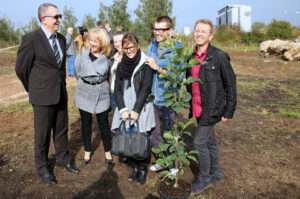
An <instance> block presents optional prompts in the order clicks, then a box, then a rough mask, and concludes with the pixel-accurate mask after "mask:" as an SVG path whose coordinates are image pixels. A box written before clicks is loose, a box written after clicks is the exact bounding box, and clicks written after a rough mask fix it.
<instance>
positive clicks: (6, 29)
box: [0, 17, 20, 47]
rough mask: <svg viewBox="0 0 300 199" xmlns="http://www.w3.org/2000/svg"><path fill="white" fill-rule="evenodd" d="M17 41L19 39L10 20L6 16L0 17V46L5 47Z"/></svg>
mask: <svg viewBox="0 0 300 199" xmlns="http://www.w3.org/2000/svg"><path fill="white" fill-rule="evenodd" d="M18 43H20V40H19V38H18V36H17V35H16V33H15V30H14V25H13V23H12V22H11V20H9V19H8V18H6V17H2V18H0V46H1V47H7V45H11V44H18Z"/></svg>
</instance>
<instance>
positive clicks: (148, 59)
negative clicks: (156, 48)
mask: <svg viewBox="0 0 300 199" xmlns="http://www.w3.org/2000/svg"><path fill="white" fill-rule="evenodd" d="M145 63H146V64H148V65H149V66H150V67H151V68H152V69H153V70H156V69H157V64H156V62H155V59H153V57H146V58H145Z"/></svg>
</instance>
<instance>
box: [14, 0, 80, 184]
mask: <svg viewBox="0 0 300 199" xmlns="http://www.w3.org/2000/svg"><path fill="white" fill-rule="evenodd" d="M38 18H39V20H40V22H41V28H39V29H38V30H36V31H33V32H30V33H28V34H26V35H25V36H24V37H23V38H22V42H21V45H20V47H19V50H18V54H17V61H16V67H15V70H16V73H17V76H18V77H19V79H20V80H21V82H22V83H23V86H24V88H25V90H26V91H27V92H28V94H29V102H30V103H31V104H32V107H33V113H34V130H35V135H34V146H35V165H36V169H37V171H38V173H39V175H40V176H41V178H42V180H43V181H44V182H47V183H50V184H56V183H57V181H56V179H55V176H54V175H53V174H52V173H51V172H50V168H49V162H48V152H49V146H50V138H51V129H52V130H53V144H54V147H55V158H56V161H57V163H58V164H59V165H61V166H64V167H65V168H66V169H67V170H68V171H70V172H73V173H78V172H79V169H78V168H76V167H75V166H74V164H73V163H72V160H71V156H70V154H69V151H68V136H67V133H68V110H67V100H68V97H67V90H66V81H65V79H66V69H65V62H66V39H65V38H64V36H62V35H61V34H59V33H57V31H58V29H59V25H60V21H61V18H62V15H61V14H60V13H59V11H58V8H57V7H56V6H55V5H53V4H49V3H45V4H42V5H40V7H39V10H38Z"/></svg>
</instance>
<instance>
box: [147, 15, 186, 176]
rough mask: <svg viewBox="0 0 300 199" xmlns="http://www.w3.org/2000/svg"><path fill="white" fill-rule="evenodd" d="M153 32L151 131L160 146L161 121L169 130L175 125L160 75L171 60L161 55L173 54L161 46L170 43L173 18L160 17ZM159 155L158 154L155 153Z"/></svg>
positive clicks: (150, 50)
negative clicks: (160, 44)
mask: <svg viewBox="0 0 300 199" xmlns="http://www.w3.org/2000/svg"><path fill="white" fill-rule="evenodd" d="M153 33H154V36H155V41H153V42H152V43H151V44H150V45H149V47H148V49H147V53H146V55H147V56H148V57H146V64H148V65H149V66H150V67H151V68H152V69H153V70H154V71H155V73H154V76H153V82H152V94H153V95H154V101H153V104H154V113H155V123H156V126H155V129H154V130H153V131H152V132H151V139H152V145H153V147H155V148H159V143H161V142H163V141H164V140H163V136H162V133H163V132H162V130H161V128H160V123H161V122H162V127H163V130H165V131H168V130H170V129H171V128H172V127H173V125H174V119H175V114H174V111H173V109H172V107H166V106H165V105H164V102H165V101H166V99H165V97H164V92H165V91H166V90H167V89H168V88H164V84H163V79H161V78H160V77H159V74H161V73H163V74H165V73H166V72H167V70H165V69H163V67H166V66H167V65H168V64H169V63H170V61H169V60H168V59H165V58H164V59H161V58H160V57H161V56H164V57H166V56H172V51H170V50H168V49H166V48H163V47H160V46H159V45H158V44H159V43H160V42H165V43H169V41H168V40H167V38H166V37H165V36H164V34H167V35H168V36H171V37H172V34H173V23H172V19H171V18H170V17H168V16H161V17H158V18H157V19H156V21H155V23H154V28H153ZM180 47H182V44H180V43H177V44H176V45H175V48H180ZM154 155H155V156H156V157H155V158H158V157H157V154H154ZM163 168H165V165H164V164H161V165H158V164H154V165H152V166H151V167H150V170H152V171H158V170H161V169H163ZM171 172H173V173H175V169H171Z"/></svg>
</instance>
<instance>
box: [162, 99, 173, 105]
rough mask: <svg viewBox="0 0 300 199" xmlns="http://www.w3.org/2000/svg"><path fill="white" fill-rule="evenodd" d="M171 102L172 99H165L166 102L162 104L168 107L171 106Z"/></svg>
mask: <svg viewBox="0 0 300 199" xmlns="http://www.w3.org/2000/svg"><path fill="white" fill-rule="evenodd" d="M172 104H173V101H172V100H167V101H166V102H164V105H165V106H166V107H169V106H171V105H172Z"/></svg>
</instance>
